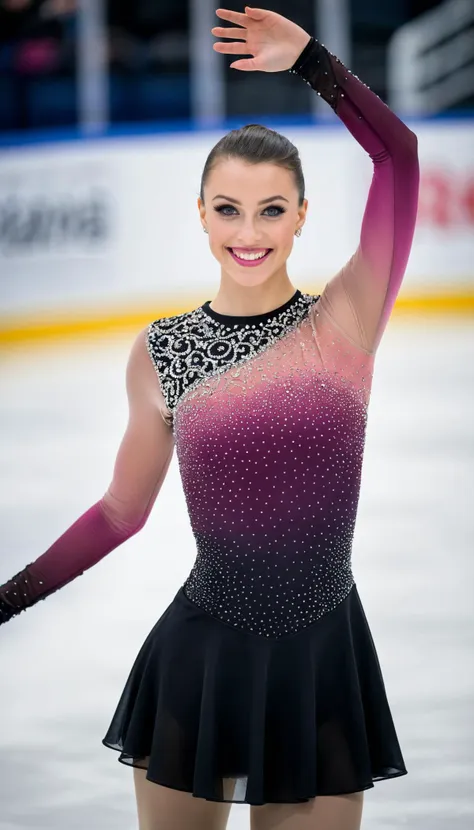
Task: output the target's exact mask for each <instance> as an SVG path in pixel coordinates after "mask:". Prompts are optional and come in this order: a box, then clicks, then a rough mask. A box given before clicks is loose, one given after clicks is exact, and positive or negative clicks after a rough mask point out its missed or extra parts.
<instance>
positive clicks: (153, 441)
mask: <svg viewBox="0 0 474 830" xmlns="http://www.w3.org/2000/svg"><path fill="white" fill-rule="evenodd" d="M127 395H128V401H129V419H128V424H127V428H126V431H125V434H124V436H123V439H122V442H121V444H120V448H119V451H118V454H117V458H116V461H115V467H114V472H113V478H112V482H111V484H110V486H109V488H108V489H107V491H106V493H105V494H104V496H103V497H102V498H101V499H100V501H98V502H97V503H96V504H94V505H93V506H92V507H90V508H89V509H88V510H86V512H85V513H83V515H82V516H80V517H79V518H78V519H77V520H76V521H75V522H74V523H73V524H72V525H71V526H70V527H69V528H68V529H67V530H66V531H65V533H63V534H62V536H60V537H59V539H57V540H56V541H55V542H54V543H53V544H52V545H51V547H50V548H48V550H47V551H46V552H45V553H43V554H42V555H41V556H39V557H38V559H36V560H35V561H34V562H31V563H30V564H29V565H27V566H26V567H24V568H23V570H22V571H20V572H19V573H18V574H16V575H15V576H14V577H12V578H11V579H9V581H8V582H6V583H5V584H4V585H2V586H1V587H0V623H2V622H7V620H9V619H11V617H14V616H16V615H17V614H19V613H20V612H21V611H24V610H26V608H29V607H30V606H31V605H34V604H35V603H36V602H38V601H39V600H40V599H46V597H48V596H49V595H50V594H52V593H54V592H55V591H57V590H58V589H59V588H62V587H63V586H64V585H67V584H68V583H69V582H71V581H72V580H73V579H75V578H76V577H77V576H79V575H80V574H82V573H84V571H86V570H88V569H89V568H91V567H92V566H93V565H95V564H96V563H97V562H99V561H100V560H101V559H103V558H104V556H106V555H107V554H108V553H110V552H111V551H112V550H114V549H115V548H117V547H118V546H119V545H121V544H122V543H123V542H125V541H126V540H127V539H129V538H130V537H131V536H133V535H134V534H135V533H138V531H139V530H140V529H141V528H142V527H143V525H144V524H145V522H146V520H147V518H148V516H149V514H150V511H151V509H152V507H153V504H154V502H155V500H156V497H157V495H158V492H159V490H160V488H161V485H162V482H163V480H164V478H165V475H166V472H167V470H168V467H169V464H170V462H171V458H172V455H173V449H174V438H173V432H172V429H171V426H170V425H169V423H168V421H167V419H168V411H167V409H166V406H165V403H164V398H163V394H162V392H161V390H160V387H159V382H158V379H157V376H156V372H155V370H154V368H153V365H152V363H151V360H150V357H149V355H148V351H147V346H146V331H142V332H141V333H140V334H139V336H138V337H137V339H136V341H135V343H134V345H133V348H132V350H131V354H130V358H129V361H128V366H127Z"/></svg>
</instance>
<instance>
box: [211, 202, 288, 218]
mask: <svg viewBox="0 0 474 830" xmlns="http://www.w3.org/2000/svg"><path fill="white" fill-rule="evenodd" d="M224 208H231V210H235V207H234V205H219V207H214V210H216V211H217V213H222V215H223V216H229V214H228V213H223V210H224ZM265 210H277V211H278V213H277V214H276V215H274V216H269V217H267V218H269V219H276V218H277V216H281V214H282V213H286V209H285V208H282V207H280V205H268V207H266V208H265Z"/></svg>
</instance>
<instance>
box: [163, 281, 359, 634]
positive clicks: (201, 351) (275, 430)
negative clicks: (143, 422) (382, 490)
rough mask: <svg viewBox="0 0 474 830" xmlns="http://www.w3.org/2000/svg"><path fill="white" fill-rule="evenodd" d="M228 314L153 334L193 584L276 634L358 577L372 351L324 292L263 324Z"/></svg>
mask: <svg viewBox="0 0 474 830" xmlns="http://www.w3.org/2000/svg"><path fill="white" fill-rule="evenodd" d="M218 316H219V315H218ZM220 317H221V318H222V319H214V318H213V317H211V316H209V314H208V313H206V311H205V310H204V307H203V306H201V307H200V308H197V309H194V310H193V311H191V312H186V313H185V314H181V315H176V316H174V317H170V318H162V319H160V320H156V321H155V322H153V323H152V324H151V325H150V327H149V330H148V350H149V354H150V356H151V358H152V361H153V364H154V366H155V369H156V371H157V374H158V377H159V380H160V384H161V388H162V390H163V394H164V397H165V401H166V404H167V406H168V407H169V411H170V419H172V422H173V431H174V437H175V441H176V450H177V457H178V463H179V469H180V474H181V481H182V484H183V490H184V494H185V498H186V503H187V507H188V513H189V519H190V523H191V527H192V530H193V533H194V537H195V540H196V547H197V553H196V559H195V562H194V565H193V568H192V570H191V572H190V574H189V576H188V578H187V580H186V581H185V583H184V590H185V593H186V595H187V596H188V598H189V599H190V600H191V601H192V602H194V603H195V604H196V605H198V606H200V607H201V608H203V609H204V610H205V611H207V612H208V613H209V614H211V615H213V616H215V617H217V618H218V619H220V620H222V621H223V622H225V623H227V624H229V625H232V626H234V627H237V628H240V629H244V630H246V631H248V632H250V633H252V634H257V635H261V636H265V637H273V638H279V637H282V636H284V635H287V634H291V633H294V632H296V631H298V630H300V629H302V628H304V627H305V626H307V625H310V624H311V623H312V622H314V621H316V620H317V619H318V618H319V617H321V616H322V615H323V614H326V613H328V612H329V611H331V610H333V609H334V608H335V607H336V605H338V604H339V603H340V602H341V601H342V600H343V599H344V598H345V597H346V596H347V594H348V592H349V591H350V589H351V587H352V585H353V584H354V578H353V574H352V569H351V546H352V537H353V532H354V526H355V518H356V511H357V502H358V494H359V487H360V474H361V465H362V456H363V447H364V436H365V425H366V413H367V403H368V396H369V388H370V379H371V367H370V365H368V362H370V358H369V357H368V355H367V354H365V353H362V352H361V351H360V350H359V349H355V348H353V347H352V346H351V345H350V344H349V343H348V342H347V341H346V340H344V338H342V337H341V334H340V332H338V331H336V330H335V329H334V328H333V326H332V324H331V321H330V320H329V318H328V317H327V316H326V315H325V314H324V313H320V312H319V309H318V296H317V295H310V294H300V295H299V297H297V296H296V295H295V298H294V301H292V302H291V303H290V304H289V306H288V304H287V307H286V308H285V310H284V311H282V312H281V313H278V314H276V315H275V314H273V316H272V315H271V313H270V316H269V317H268V318H265V315H263V317H264V318H265V319H262V320H260V321H259V323H258V324H252V323H251V322H248V321H249V320H251V318H242V322H241V323H240V324H233V325H226V323H225V318H224V317H223V316H222V315H220Z"/></svg>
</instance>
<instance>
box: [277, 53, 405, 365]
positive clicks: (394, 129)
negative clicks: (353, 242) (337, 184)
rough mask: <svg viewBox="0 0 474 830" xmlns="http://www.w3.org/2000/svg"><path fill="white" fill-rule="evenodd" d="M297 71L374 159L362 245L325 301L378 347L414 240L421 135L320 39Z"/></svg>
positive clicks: (352, 335) (362, 339)
mask: <svg viewBox="0 0 474 830" xmlns="http://www.w3.org/2000/svg"><path fill="white" fill-rule="evenodd" d="M290 71H291V72H293V73H296V74H299V75H300V76H301V77H303V78H304V79H305V80H306V81H307V82H308V83H309V84H310V86H311V87H312V88H313V89H314V90H315V91H316V92H317V93H318V94H319V95H320V96H321V97H322V98H324V100H326V101H327V103H328V104H329V105H330V106H331V107H332V108H333V110H334V111H335V113H336V114H337V116H338V117H339V118H340V120H341V121H342V122H343V123H344V124H345V126H346V127H347V129H348V130H349V131H350V133H351V134H352V135H353V136H354V138H355V139H356V141H358V143H359V144H360V145H361V147H362V148H363V149H364V150H365V151H366V153H368V154H369V156H370V158H371V160H372V163H373V177H372V183H371V186H370V190H369V195H368V199H367V204H366V207H365V213H364V217H363V221H362V229H361V235H360V243H359V246H358V248H357V250H356V251H355V253H354V255H353V256H352V257H351V258H350V260H349V262H347V263H346V264H345V265H344V267H343V268H342V269H341V270H340V271H339V273H338V274H336V276H335V277H333V278H332V279H331V281H330V282H329V283H328V284H327V286H326V287H325V289H324V291H323V293H322V295H321V299H320V308H322V309H324V311H325V312H326V313H327V314H328V315H329V316H330V317H331V318H332V321H333V322H334V323H335V324H336V325H337V326H338V327H339V328H340V329H341V330H342V331H343V332H344V333H345V334H346V335H347V337H348V338H349V339H351V340H352V341H354V342H355V343H357V345H359V346H361V347H362V348H363V349H365V350H366V351H368V352H373V351H375V350H376V348H377V346H378V344H379V342H380V338H381V336H382V333H383V331H384V328H385V326H386V324H387V321H388V318H389V316H390V313H391V311H392V308H393V305H394V303H395V300H396V297H397V294H398V291H399V288H400V284H401V282H402V279H403V276H404V274H405V269H406V265H407V262H408V257H409V254H410V249H411V245H412V241H413V234H414V230H415V222H416V214H417V207H418V189H419V163H418V149H417V148H418V141H417V137H416V135H415V133H413V132H412V131H411V130H410V129H409V128H408V127H407V126H406V124H404V123H403V121H401V120H400V119H399V118H398V117H397V116H396V115H395V113H393V112H392V111H391V110H390V109H389V107H387V105H386V104H384V103H383V101H382V100H381V99H380V98H379V97H378V96H377V95H376V94H375V93H374V92H372V91H371V90H370V89H369V88H368V87H367V86H366V85H365V84H363V83H362V82H361V81H360V80H359V79H358V78H357V77H356V76H355V75H353V74H352V73H351V72H350V71H349V70H348V69H346V67H345V66H344V65H343V64H342V63H341V61H340V60H339V59H338V58H336V57H335V56H334V55H332V54H331V53H330V52H329V51H328V50H327V49H326V48H325V47H324V46H323V45H322V44H321V43H319V42H318V41H317V40H315V39H314V38H311V40H310V41H309V42H308V44H307V46H306V47H305V49H304V50H303V52H302V53H301V55H300V57H299V58H298V60H297V61H296V63H295V64H294V66H293V67H292V68H291V70H290ZM334 219H335V221H337V217H334Z"/></svg>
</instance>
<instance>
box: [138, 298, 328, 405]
mask: <svg viewBox="0 0 474 830" xmlns="http://www.w3.org/2000/svg"><path fill="white" fill-rule="evenodd" d="M318 299H319V295H313V294H301V296H300V297H299V298H298V299H297V300H296V302H295V303H293V304H292V305H291V306H290V307H289V308H287V309H285V310H283V311H282V312H281V313H280V314H278V315H276V316H274V317H272V318H271V319H269V320H265V321H263V322H259V323H246V324H235V325H226V324H225V323H221V322H220V321H218V320H215V319H214V318H212V317H209V316H208V315H207V314H206V313H205V312H204V311H203V310H202V308H201V307H199V308H196V309H194V310H193V311H188V312H185V313H184V314H177V315H175V316H173V317H163V318H160V319H158V320H155V321H154V322H153V323H151V324H150V326H149V327H148V337H147V348H148V353H149V355H150V358H151V360H152V363H153V365H154V367H155V370H156V372H157V374H158V379H159V382H160V387H161V390H162V393H163V397H164V399H165V403H166V406H167V407H168V409H169V411H170V421H171V419H172V417H173V416H174V412H175V410H176V407H177V405H178V403H179V401H180V400H181V398H182V397H183V395H185V394H186V393H187V392H190V391H191V390H192V389H195V388H196V387H197V386H198V385H199V384H200V383H202V381H203V380H205V379H206V378H210V377H212V376H213V375H217V374H220V373H222V372H225V371H227V370H228V369H229V368H230V367H231V366H236V367H237V366H239V365H241V364H243V363H245V362H246V361H247V360H249V358H252V357H254V356H256V355H258V354H260V353H261V352H263V351H264V350H265V349H266V348H267V347H268V346H270V345H271V344H272V343H275V342H276V341H277V340H279V339H280V338H281V337H283V335H285V334H287V332H288V331H290V330H291V329H292V328H295V327H296V326H298V325H299V324H300V323H301V322H302V320H303V319H304V318H305V317H306V316H307V314H308V311H309V309H310V307H311V306H312V305H313V304H314V303H315V302H316V301H317V300H318Z"/></svg>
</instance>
